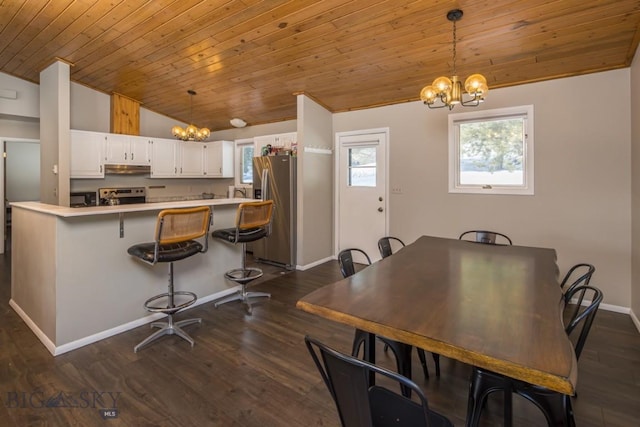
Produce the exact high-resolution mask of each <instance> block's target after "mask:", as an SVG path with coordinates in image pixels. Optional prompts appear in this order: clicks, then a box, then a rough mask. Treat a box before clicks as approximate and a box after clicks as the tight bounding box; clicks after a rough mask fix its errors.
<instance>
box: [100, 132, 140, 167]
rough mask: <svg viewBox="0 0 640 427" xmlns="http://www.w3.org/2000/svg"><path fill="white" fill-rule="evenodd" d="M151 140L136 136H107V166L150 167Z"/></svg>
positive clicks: (105, 159)
mask: <svg viewBox="0 0 640 427" xmlns="http://www.w3.org/2000/svg"><path fill="white" fill-rule="evenodd" d="M150 145H151V144H150V139H149V138H145V137H140V136H134V135H121V134H113V133H109V134H106V145H105V158H104V163H105V164H114V165H149V164H150V163H151V153H150Z"/></svg>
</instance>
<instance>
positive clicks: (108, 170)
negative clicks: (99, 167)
mask: <svg viewBox="0 0 640 427" xmlns="http://www.w3.org/2000/svg"><path fill="white" fill-rule="evenodd" d="M104 173H105V174H106V175H149V174H151V166H148V165H147V166H139V165H104Z"/></svg>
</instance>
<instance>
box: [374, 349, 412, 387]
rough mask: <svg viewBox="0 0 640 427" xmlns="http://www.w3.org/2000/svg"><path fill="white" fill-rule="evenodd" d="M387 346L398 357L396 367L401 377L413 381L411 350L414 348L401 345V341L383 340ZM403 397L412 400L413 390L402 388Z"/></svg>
mask: <svg viewBox="0 0 640 427" xmlns="http://www.w3.org/2000/svg"><path fill="white" fill-rule="evenodd" d="M381 339H382V340H383V341H384V343H385V344H388V345H389V348H390V349H391V351H393V354H394V355H395V356H396V367H397V370H398V373H399V374H400V375H404V376H405V377H407V378H409V379H411V349H412V348H413V347H412V346H410V345H409V344H405V343H401V342H399V341H394V340H390V339H387V338H381ZM400 388H401V390H402V395H403V396H405V397H408V398H411V389H410V388H408V387H404V386H401V387H400Z"/></svg>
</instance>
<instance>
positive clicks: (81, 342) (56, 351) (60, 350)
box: [9, 286, 240, 356]
mask: <svg viewBox="0 0 640 427" xmlns="http://www.w3.org/2000/svg"><path fill="white" fill-rule="evenodd" d="M238 289H240V287H239V286H236V287H233V288H229V289H225V290H224V291H220V292H216V293H214V294H211V295H207V296H206V297H203V298H198V300H196V302H195V303H194V304H193V305H191V306H190V307H189V308H187V309H186V310H183V311H187V310H189V309H191V308H193V307H197V306H199V305H202V304H206V303H208V302H211V301H213V300H217V299H219V298H222V297H225V296H227V295H229V294H232V293H234V292H236V291H237V290H238ZM9 305H10V306H11V307H12V308H13V309H14V310H15V312H16V313H17V314H18V316H20V318H21V319H22V320H23V321H24V323H26V324H27V326H28V327H29V329H31V330H32V331H33V333H34V334H35V335H36V337H38V339H39V340H40V341H41V342H42V344H44V346H45V347H46V348H47V350H49V353H51V354H52V355H54V356H58V355H60V354H64V353H67V352H69V351H71V350H75V349H78V348H80V347H84V346H85V345H89V344H93V343H94V342H97V341H100V340H103V339H105V338H109V337H112V336H114V335H118V334H121V333H123V332H126V331H129V330H131V329H134V328H137V327H139V326H142V325H146V324H147V323H150V322H155V321H156V320H159V319H162V318H163V317H166V315H165V314H162V313H152V314H148V315H146V316H144V317H141V318H140V319H136V320H133V321H131V322H128V323H125V324H123V325H119V326H116V327H115V328H111V329H107V330H106V331H102V332H98V333H97V334H93V335H89V336H88V337H84V338H80V339H78V340H75V341H71V342H68V343H66V344H62V345H60V346H56V345H55V344H54V343H53V342H52V341H51V340H50V339H49V337H47V335H45V333H44V332H42V330H41V329H40V328H39V327H38V326H37V325H36V324H35V322H34V321H33V320H31V318H30V317H29V316H27V314H26V313H25V312H24V311H23V310H22V309H21V308H20V306H19V305H18V304H17V303H16V302H15V301H13V299H12V300H10V301H9Z"/></svg>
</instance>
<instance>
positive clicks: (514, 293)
mask: <svg viewBox="0 0 640 427" xmlns="http://www.w3.org/2000/svg"><path fill="white" fill-rule="evenodd" d="M563 306H564V303H563V299H562V292H561V289H560V286H559V283H558V267H557V264H556V252H555V250H554V249H547V248H536V247H526V246H510V245H509V246H501V245H489V244H481V243H475V242H469V241H462V240H456V239H446V238H439V237H431V236H422V237H420V238H418V239H417V240H416V241H415V242H414V243H412V244H409V245H407V246H406V247H404V248H402V249H401V250H400V251H398V252H397V253H395V254H393V255H392V256H389V257H387V258H383V259H382V260H380V261H378V262H375V263H373V264H372V265H371V266H367V267H366V268H363V269H362V270H360V271H359V272H358V273H356V274H355V275H353V276H351V277H349V278H346V279H344V280H340V281H338V282H336V283H333V284H330V285H327V286H324V287H322V288H319V289H317V290H316V291H314V292H312V293H310V294H308V295H306V296H304V297H303V298H302V299H300V300H299V301H298V302H297V307H298V308H299V309H301V310H304V311H306V312H309V313H313V314H316V315H318V316H321V317H324V318H326V319H330V320H333V321H336V322H340V323H343V324H347V325H350V326H353V327H354V328H358V329H362V330H364V331H367V332H369V333H370V334H372V336H373V334H375V335H380V336H384V337H387V338H391V339H393V340H397V341H400V342H403V343H406V344H410V345H413V346H415V347H419V348H422V349H424V350H428V351H431V352H434V353H438V354H440V355H442V356H446V357H449V358H452V359H455V360H459V361H461V362H464V363H467V364H469V365H472V366H476V367H480V368H485V369H488V370H491V371H493V372H497V373H500V374H503V375H506V376H508V377H511V378H514V379H518V380H522V381H525V382H527V383H530V384H534V385H539V386H543V387H546V388H548V389H550V390H553V391H557V392H560V393H563V394H569V395H572V394H574V390H575V386H576V380H577V361H576V357H575V353H574V351H573V346H572V345H571V342H570V341H569V339H568V337H567V334H566V333H565V331H564V326H563V323H562V311H563ZM371 347H373V348H375V346H371ZM372 351H373V350H372ZM368 357H369V358H373V360H374V361H375V352H373V353H371V354H369V356H368Z"/></svg>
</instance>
